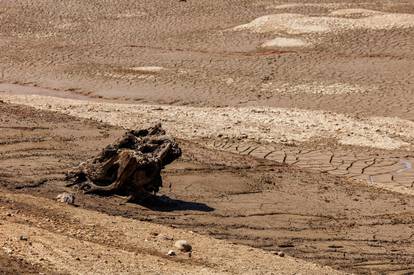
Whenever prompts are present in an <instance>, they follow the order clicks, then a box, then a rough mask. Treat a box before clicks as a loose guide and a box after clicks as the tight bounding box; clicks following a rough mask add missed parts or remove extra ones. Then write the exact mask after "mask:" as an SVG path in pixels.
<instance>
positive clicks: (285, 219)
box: [0, 104, 414, 273]
mask: <svg viewBox="0 0 414 275" xmlns="http://www.w3.org/2000/svg"><path fill="white" fill-rule="evenodd" d="M0 121H1V127H2V131H1V134H0V135H1V136H0V140H1V144H2V146H1V155H0V156H1V159H0V165H1V167H2V172H1V174H0V182H1V184H2V190H3V191H2V192H3V194H4V195H3V196H2V197H6V198H8V197H14V195H12V193H17V194H31V195H32V196H35V197H45V198H49V199H54V197H55V196H56V195H57V194H58V193H60V192H62V191H68V190H70V189H67V188H65V187H64V184H65V183H64V181H63V177H64V174H63V173H64V172H65V171H67V169H69V168H70V167H72V166H73V165H76V164H77V163H79V162H80V161H82V160H84V159H86V158H88V157H90V156H92V155H94V154H96V153H97V151H98V150H99V149H100V148H101V147H102V146H104V145H105V144H107V143H109V142H110V141H112V140H113V139H114V138H115V137H116V136H118V135H120V134H121V133H122V130H120V129H116V128H113V127H110V126H106V125H102V124H98V123H96V122H93V121H85V120H81V119H77V118H73V117H68V116H65V115H60V114H56V113H51V112H45V111H37V110H34V109H32V108H29V107H23V106H16V105H9V104H0ZM180 144H181V146H182V147H183V150H184V156H183V158H182V159H181V160H180V161H178V162H177V163H174V164H173V165H171V166H169V167H168V169H167V170H166V171H165V173H164V181H165V183H164V188H163V189H162V192H161V194H160V196H161V198H160V199H159V201H157V202H155V203H154V202H152V203H149V202H147V203H149V204H144V205H136V204H130V203H125V199H122V198H117V197H110V198H102V197H97V196H96V197H95V196H86V195H82V194H77V195H76V204H77V205H78V206H80V207H82V208H86V209H91V210H93V211H97V212H103V213H107V214H109V215H115V216H123V217H126V218H128V219H130V220H131V219H132V220H135V219H136V220H141V221H151V222H154V223H159V224H165V225H173V226H174V227H178V228H183V229H185V230H192V231H194V232H197V233H201V234H203V235H210V236H213V237H215V238H219V239H225V240H229V241H231V242H234V243H238V244H247V245H250V246H253V247H258V248H263V249H265V250H271V251H280V250H282V251H284V252H285V253H286V254H288V255H290V256H295V257H298V258H302V259H306V260H310V261H313V262H317V263H320V264H323V265H330V266H332V267H334V268H336V269H341V270H345V271H351V272H358V273H366V272H391V271H398V272H403V271H404V272H409V271H412V270H413V269H414V262H413V260H412V259H413V254H414V250H413V247H414V246H413V234H412V232H413V230H412V224H413V220H414V216H413V213H412V211H410V209H412V207H413V206H414V202H413V200H412V199H411V197H410V196H407V195H403V194H396V193H392V192H387V191H381V190H379V189H376V188H372V187H369V186H366V185H364V184H359V183H357V182H349V181H346V180H345V179H343V178H339V177H335V176H331V175H328V174H321V173H314V172H307V171H303V170H299V169H295V168H292V167H289V166H286V165H283V164H280V163H278V162H274V161H270V160H260V159H257V158H254V157H251V156H241V155H237V154H231V153H227V152H222V151H214V150H211V149H205V148H202V147H200V145H198V144H195V143H192V142H188V141H184V140H181V141H180ZM42 179H46V180H47V181H46V182H44V183H43V184H39V183H42V181H40V180H42ZM16 196H18V195H16ZM22 198H24V197H22ZM34 199H35V198H33V199H32V200H34ZM2 200H3V201H2V206H3V210H2V212H3V214H6V213H12V214H13V213H17V214H18V213H20V212H22V213H24V216H25V215H29V214H28V213H30V215H29V216H31V218H30V220H31V219H34V220H33V221H32V220H31V221H30V222H28V221H27V220H25V219H24V218H23V220H22V221H19V222H18V224H21V226H29V228H26V229H22V230H23V231H22V232H26V231H30V230H49V231H50V230H52V231H53V230H57V229H50V228H48V227H47V225H46V224H43V222H40V220H43V219H46V217H49V218H50V219H52V220H54V221H56V222H58V221H59V220H56V219H55V218H53V215H54V214H53V212H50V211H51V210H49V208H48V207H46V208H44V209H42V210H35V209H34V208H33V207H34V206H30V207H29V206H24V203H23V202H24V201H25V200H24V199H23V200H22V201H21V202H19V203H16V202H14V201H13V200H11V201H9V200H8V199H2ZM39 200H40V198H39ZM49 202H50V200H48V203H49ZM22 203H23V204H22ZM55 207H58V206H55ZM22 215H23V214H22ZM88 215H90V214H88ZM62 218H63V217H60V216H59V219H62ZM72 226H75V224H72V223H71V222H68V223H67V224H66V225H65V229H64V230H69V229H70V228H71V227H72ZM25 230H26V231H25ZM62 230H63V229H62ZM19 232H20V231H19ZM82 232H83V231H82ZM95 233H96V234H97V235H99V230H98V231H97V232H95ZM26 234H29V233H26ZM82 234H86V233H82ZM88 236H89V235H88ZM90 238H93V236H92V237H90ZM81 239H82V238H81ZM33 257H34V256H33ZM35 258H36V257H35ZM9 261H10V259H9ZM18 263H19V262H18ZM19 264H21V265H22V266H23V267H22V268H24V266H25V264H24V262H23V263H19ZM52 266H53V264H52ZM41 267H42V268H44V267H45V266H44V265H43V266H42V265H41V266H40V267H39V268H41ZM30 268H36V267H30ZM49 268H50V266H49ZM49 271H50V270H49Z"/></svg>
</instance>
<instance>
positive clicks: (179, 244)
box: [174, 240, 193, 252]
mask: <svg viewBox="0 0 414 275" xmlns="http://www.w3.org/2000/svg"><path fill="white" fill-rule="evenodd" d="M174 246H175V247H176V248H178V249H179V250H180V251H183V252H190V251H191V250H192V249H193V248H192V247H191V245H190V244H189V243H188V242H187V241H186V240H178V241H176V242H175V244H174Z"/></svg>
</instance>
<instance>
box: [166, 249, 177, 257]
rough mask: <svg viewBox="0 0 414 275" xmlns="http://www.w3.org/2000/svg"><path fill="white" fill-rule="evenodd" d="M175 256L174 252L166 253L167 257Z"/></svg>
mask: <svg viewBox="0 0 414 275" xmlns="http://www.w3.org/2000/svg"><path fill="white" fill-rule="evenodd" d="M176 255H177V254H176V253H175V251H174V250H170V251H168V252H167V256H171V257H172V256H176Z"/></svg>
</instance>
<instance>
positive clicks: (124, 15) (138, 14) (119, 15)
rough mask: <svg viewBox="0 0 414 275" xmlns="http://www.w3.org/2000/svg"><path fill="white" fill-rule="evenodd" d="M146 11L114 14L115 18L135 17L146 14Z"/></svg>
mask: <svg viewBox="0 0 414 275" xmlns="http://www.w3.org/2000/svg"><path fill="white" fill-rule="evenodd" d="M146 15H147V13H146V12H143V11H139V12H125V13H119V14H117V15H116V18H117V19H128V18H135V17H143V16H146Z"/></svg>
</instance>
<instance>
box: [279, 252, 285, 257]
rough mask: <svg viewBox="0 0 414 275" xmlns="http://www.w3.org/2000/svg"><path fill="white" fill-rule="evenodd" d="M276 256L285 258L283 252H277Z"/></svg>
mask: <svg viewBox="0 0 414 275" xmlns="http://www.w3.org/2000/svg"><path fill="white" fill-rule="evenodd" d="M277 255H278V256H279V257H285V252H283V251H279V252H277Z"/></svg>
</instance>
